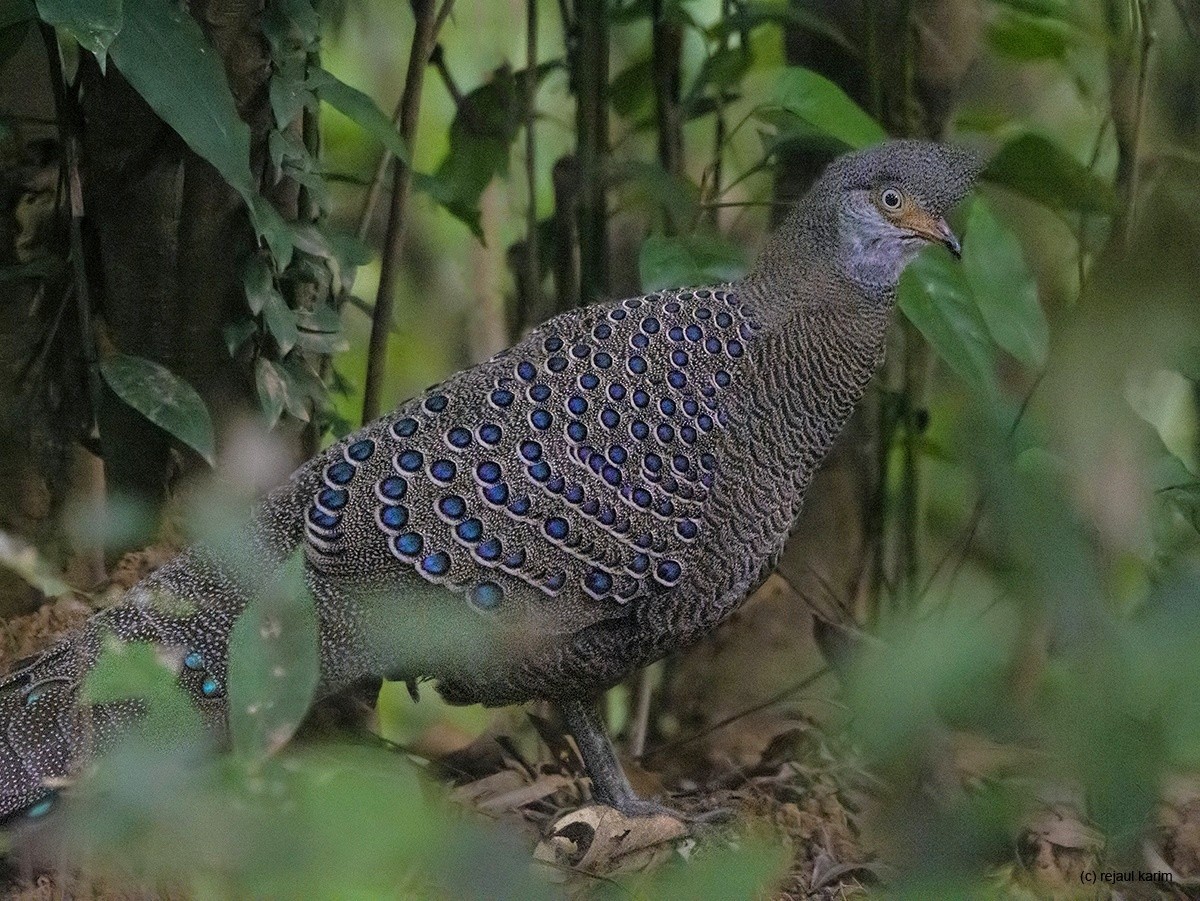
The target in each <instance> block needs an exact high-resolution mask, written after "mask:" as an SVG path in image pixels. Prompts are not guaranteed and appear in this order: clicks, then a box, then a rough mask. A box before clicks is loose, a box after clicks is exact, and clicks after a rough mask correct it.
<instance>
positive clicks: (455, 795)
mask: <svg viewBox="0 0 1200 901" xmlns="http://www.w3.org/2000/svg"><path fill="white" fill-rule="evenodd" d="M528 783H529V780H528V779H527V778H526V776H525V774H524V773H522V772H520V771H518V770H511V769H505V770H500V772H498V773H492V775H490V776H484V777H483V778H482V779H476V780H475V781H474V782H467V783H465V784H463V785H460V786H459V787H458V788H456V789H454V791H452V792H451V793H450V797H451V798H452V799H453V800H455V801H457V802H459V803H460V804H471V805H474V806H476V807H478V806H480V805H481V804H483V803H484V802H485V801H487V800H488V799H489V798H494V797H496V796H498V795H503V794H506V793H508V792H511V791H514V790H516V789H519V788H523V787H524V786H525V785H527V784H528Z"/></svg>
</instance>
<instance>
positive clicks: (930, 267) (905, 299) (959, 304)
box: [897, 248, 997, 397]
mask: <svg viewBox="0 0 1200 901" xmlns="http://www.w3.org/2000/svg"><path fill="white" fill-rule="evenodd" d="M897 302H898V304H899V306H900V309H901V310H902V311H903V312H904V315H905V316H907V317H908V320H909V321H910V322H911V323H912V324H913V325H915V326H916V327H917V330H918V331H919V332H920V333H921V334H922V335H924V336H925V340H927V341H928V342H929V343H930V344H931V345H932V346H933V349H934V351H935V352H936V353H937V355H938V357H940V358H941V359H942V360H943V361H945V363H946V364H947V365H948V366H949V367H950V368H951V369H952V370H954V372H955V373H957V374H958V376H959V377H960V378H961V379H962V380H963V381H965V382H966V383H967V384H968V385H969V386H970V387H971V388H972V389H973V390H975V391H977V392H979V393H981V394H983V395H986V396H989V397H990V396H992V395H993V394H995V393H996V392H997V388H996V373H995V363H994V351H993V345H992V342H991V339H990V338H989V337H988V333H987V328H986V326H985V325H984V323H983V319H982V318H981V316H980V315H979V310H978V309H977V308H976V306H975V302H974V300H973V298H972V297H971V290H970V287H969V286H968V285H967V283H966V280H965V278H964V276H963V274H962V270H961V268H960V267H959V266H958V265H957V264H955V263H954V261H953V260H951V259H950V257H949V255H948V254H946V253H945V252H943V251H939V250H937V249H935V248H931V249H929V250H926V251H923V252H922V253H921V255H920V256H918V257H917V259H916V260H914V261H913V262H912V263H910V264H909V265H908V268H907V269H905V270H904V274H903V275H902V276H901V277H900V289H899V294H898V301H897Z"/></svg>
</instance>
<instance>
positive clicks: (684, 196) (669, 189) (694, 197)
mask: <svg viewBox="0 0 1200 901" xmlns="http://www.w3.org/2000/svg"><path fill="white" fill-rule="evenodd" d="M610 178H611V180H612V182H613V184H623V183H628V184H629V185H630V187H631V189H632V190H631V191H630V193H632V194H633V195H634V199H635V200H641V201H642V202H643V203H645V204H646V205H647V206H648V207H649V208H650V209H651V210H653V211H655V212H657V211H658V210H665V211H666V213H667V217H668V218H669V220H670V222H671V224H672V225H674V227H675V228H676V229H687V228H691V226H692V224H693V223H694V221H695V218H696V210H697V204H698V203H699V202H700V189H699V188H697V187H696V186H695V185H694V184H692V182H691V181H689V180H688V179H687V178H686V177H682V176H681V177H678V178H677V177H674V176H672V175H671V174H670V173H669V172H667V170H666V169H664V168H663V167H662V165H661V164H660V163H658V162H653V163H647V162H640V161H637V160H630V161H629V162H626V163H624V164H618V165H616V166H615V167H614V168H613V169H612V171H611V173H610ZM623 199H624V198H623Z"/></svg>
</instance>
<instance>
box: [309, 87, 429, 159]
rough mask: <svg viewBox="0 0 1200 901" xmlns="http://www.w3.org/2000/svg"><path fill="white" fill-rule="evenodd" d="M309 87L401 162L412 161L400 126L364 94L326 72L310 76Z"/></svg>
mask: <svg viewBox="0 0 1200 901" xmlns="http://www.w3.org/2000/svg"><path fill="white" fill-rule="evenodd" d="M307 86H308V88H309V89H310V90H312V91H313V92H314V93H315V94H316V95H317V97H319V98H320V99H321V100H324V101H325V102H326V103H328V104H329V105H330V106H332V107H333V108H334V109H336V110H337V111H338V112H340V113H341V114H342V115H344V116H346V117H347V118H348V119H350V120H351V121H352V122H354V123H355V124H356V125H358V126H359V127H360V128H362V129H363V130H364V131H365V132H367V134H369V135H370V136H371V137H373V138H374V139H375V140H377V141H378V142H379V143H381V144H382V145H383V146H384V147H386V148H387V149H388V150H390V151H391V152H392V154H393V155H394V156H396V158H397V159H400V160H403V161H404V162H405V163H408V162H409V156H408V148H407V147H405V146H404V140H403V139H402V138H401V137H400V133H399V132H398V131H396V126H395V125H393V124H392V120H391V119H389V118H388V117H387V115H386V114H385V113H384V112H383V110H381V109H380V108H379V107H378V106H376V105H375V101H374V100H372V99H371V98H370V97H368V96H367V95H366V94H364V93H363V92H362V91H360V90H358V89H357V88H352V87H350V85H348V84H346V83H345V82H344V81H340V80H339V79H338V78H336V77H335V76H333V75H330V74H329V73H328V72H326V71H325V70H324V69H316V70H315V71H313V72H312V73H311V74H310V75H309V77H308V82H307Z"/></svg>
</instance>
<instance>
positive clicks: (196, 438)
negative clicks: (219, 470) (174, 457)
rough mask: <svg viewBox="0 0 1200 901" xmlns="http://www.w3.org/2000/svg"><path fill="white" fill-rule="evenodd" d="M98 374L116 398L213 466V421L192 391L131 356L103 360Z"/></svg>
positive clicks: (164, 370)
mask: <svg viewBox="0 0 1200 901" xmlns="http://www.w3.org/2000/svg"><path fill="white" fill-rule="evenodd" d="M100 372H101V374H102V375H103V376H104V381H106V382H108V386H109V387H110V388H112V390H113V392H114V393H115V394H116V395H117V397H119V398H121V400H123V401H125V403H127V404H129V406H131V407H133V408H134V409H135V410H137V411H138V412H139V413H141V414H142V415H143V416H145V417H146V418H147V419H149V420H150V421H151V422H152V423H154V424H155V425H156V426H158V427H159V428H161V429H163V430H164V431H165V432H167V433H168V434H170V435H171V436H173V437H175V438H178V439H179V440H180V441H182V442H183V443H184V444H186V445H187V446H188V447H190V448H192V449H193V450H194V451H196V453H198V454H199V455H200V456H202V457H203V458H204V459H205V460H207V461H208V463H209V464H210V465H215V464H216V449H215V439H214V437H213V424H212V418H211V417H210V416H209V414H208V407H206V406H205V405H204V401H203V400H202V399H201V397H200V395H199V394H197V393H196V389H195V388H193V387H192V386H191V385H189V384H188V383H187V382H185V381H184V380H183V379H181V378H180V377H179V376H177V375H175V373H173V372H171V370H169V369H167V367H165V366H163V365H161V364H159V363H155V362H154V361H153V360H147V359H145V358H143V357H135V356H133V355H132V354H122V353H116V354H113V355H112V356H110V357H107V358H105V359H104V360H103V361H101V363H100Z"/></svg>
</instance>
